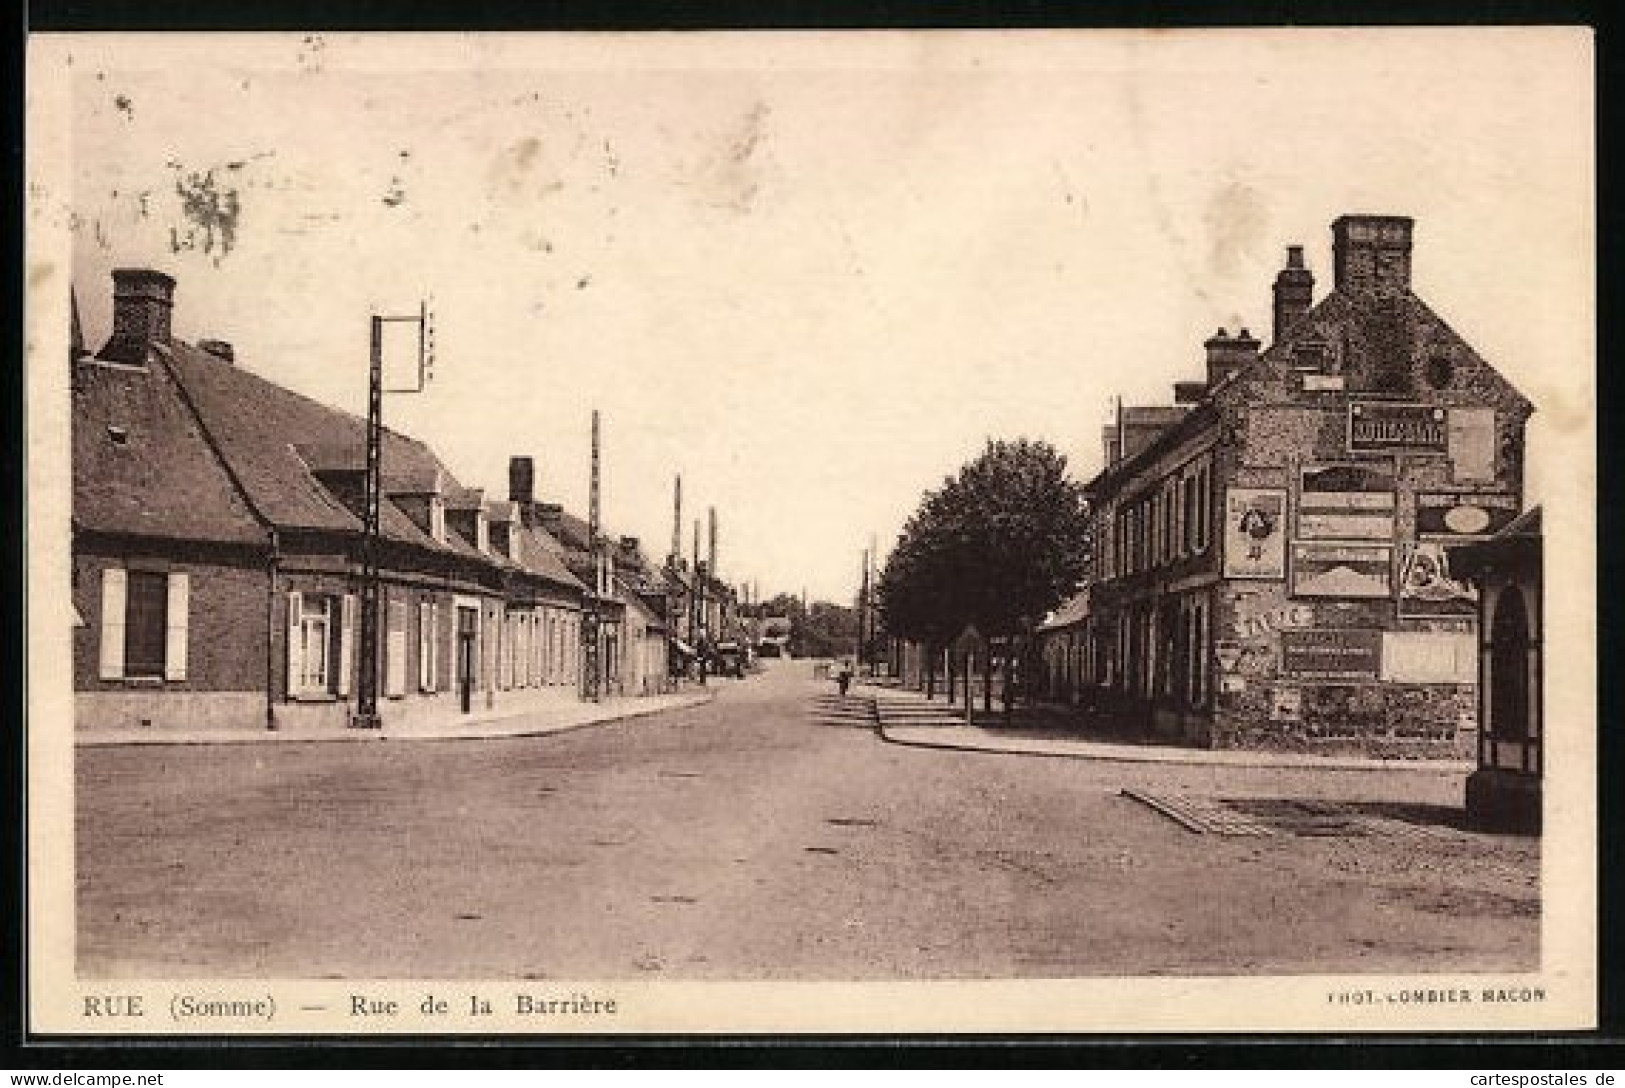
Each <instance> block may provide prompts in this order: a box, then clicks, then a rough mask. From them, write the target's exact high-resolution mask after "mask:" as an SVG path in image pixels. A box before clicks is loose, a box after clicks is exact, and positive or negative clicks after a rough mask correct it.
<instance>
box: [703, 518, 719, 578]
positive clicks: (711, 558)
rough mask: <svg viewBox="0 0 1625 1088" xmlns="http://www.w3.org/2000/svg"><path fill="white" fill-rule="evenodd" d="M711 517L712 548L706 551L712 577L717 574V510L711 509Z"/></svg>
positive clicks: (707, 563)
mask: <svg viewBox="0 0 1625 1088" xmlns="http://www.w3.org/2000/svg"><path fill="white" fill-rule="evenodd" d="M710 515H711V546H710V547H709V548H707V549H706V551H705V559H706V563H705V565H706V566H707V567H708V568H710V571H711V573H712V575H715V574H716V572H717V508H716V507H714V506H713V507H711V508H710Z"/></svg>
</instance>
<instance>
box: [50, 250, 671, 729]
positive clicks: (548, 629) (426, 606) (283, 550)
mask: <svg viewBox="0 0 1625 1088" xmlns="http://www.w3.org/2000/svg"><path fill="white" fill-rule="evenodd" d="M114 285H115V290H114V318H113V332H112V335H111V336H110V338H109V339H108V341H107V343H106V345H105V346H104V347H103V348H102V349H101V350H100V351H99V352H97V353H96V354H94V355H90V354H88V353H86V352H85V351H84V350H83V347H82V345H81V344H80V342H79V340H80V337H79V332H78V322H77V313H75V333H74V346H73V349H72V355H73V358H72V360H71V363H70V366H71V381H72V429H73V436H72V442H73V466H72V470H73V510H72V534H73V535H72V575H71V577H72V582H71V592H72V598H73V604H74V608H75V612H76V615H77V616H78V618H79V624H78V627H77V629H76V631H75V638H74V686H75V691H76V720H77V723H78V727H80V728H86V729H95V728H107V727H126V726H151V727H153V728H157V729H162V728H174V727H197V726H207V727H211V728H229V727H238V728H265V727H267V726H271V727H275V728H301V727H311V726H323V725H325V726H341V725H343V724H345V723H347V722H348V721H349V720H350V717H351V715H352V714H353V712H354V707H355V704H354V700H355V695H356V691H355V689H356V685H357V681H358V677H359V663H358V661H357V657H358V652H359V651H358V647H359V641H360V640H359V627H360V616H359V601H360V596H361V589H362V586H361V546H362V539H363V537H362V509H363V502H364V494H365V478H366V475H365V474H366V423H365V421H364V420H362V419H359V418H357V417H355V416H352V415H349V414H347V413H344V412H340V411H337V410H335V409H332V408H329V407H327V406H325V405H322V404H319V403H317V402H316V401H313V400H310V399H308V398H306V397H303V396H300V395H298V394H296V393H294V392H292V391H291V390H288V389H285V388H283V387H282V386H279V385H277V384H276V383H274V382H272V381H268V380H267V379H265V378H263V377H260V376H258V375H256V374H254V373H252V372H250V371H248V370H246V369H244V368H242V367H239V366H238V365H236V360H235V358H234V354H233V352H232V349H231V347H230V345H228V344H225V343H223V342H219V341H201V342H200V343H199V344H198V345H196V346H193V345H190V344H187V343H184V342H182V341H180V340H177V339H175V338H174V337H173V336H172V335H171V330H170V316H171V312H172V308H173V305H174V288H175V284H174V281H173V280H172V279H171V278H170V277H168V276H166V275H164V274H162V273H159V272H152V271H147V270H120V271H118V272H115V273H114ZM383 437H384V442H383V451H382V458H383V492H384V495H383V497H384V501H383V503H382V505H381V518H380V530H381V548H380V568H381V579H382V595H381V608H380V637H379V655H380V661H379V669H378V677H379V684H380V691H379V695H380V699H379V712H380V716H381V718H382V719H383V723H384V725H385V727H386V728H387V727H388V726H389V725H391V724H397V723H402V722H406V721H410V720H421V719H425V718H432V719H444V720H448V721H457V720H461V719H463V718H467V717H471V716H474V715H479V714H489V713H492V712H499V713H510V712H520V711H523V710H526V709H531V708H540V707H542V706H544V705H547V704H549V703H553V702H557V701H561V700H573V699H575V698H577V697H579V694H580V691H581V686H582V654H581V648H580V640H581V631H582V614H583V609H584V606H585V604H586V602H587V600H588V594H589V592H590V590H589V586H588V584H586V583H584V582H583V581H582V579H581V578H580V577H578V576H577V575H576V574H573V573H572V572H571V570H570V569H569V566H568V563H567V559H568V558H569V557H570V555H571V549H570V548H569V547H568V546H567V545H566V544H564V543H562V542H560V541H559V540H558V539H556V538H555V537H554V536H553V535H551V534H550V533H549V531H548V524H549V522H550V521H554V520H557V519H555V518H554V517H553V516H552V515H553V514H554V513H555V512H557V513H558V514H559V516H560V517H562V516H563V515H562V511H558V510H557V508H549V507H546V506H542V505H539V504H537V503H535V502H534V501H533V496H532V495H531V494H530V490H531V484H530V482H529V476H528V474H527V473H526V472H524V471H521V470H519V469H517V468H516V469H515V471H514V473H513V477H512V478H511V479H510V492H511V494H510V498H509V500H508V501H492V500H489V499H487V498H486V496H485V495H484V493H483V492H482V491H480V490H478V489H473V488H467V487H464V486H463V485H461V484H460V483H458V481H457V480H456V479H455V478H454V477H453V476H452V474H451V473H450V472H449V471H448V470H447V469H446V467H445V466H444V464H442V463H441V462H440V460H439V459H438V458H437V457H436V456H435V454H434V453H433V451H431V450H430V449H429V448H428V447H427V446H425V445H423V444H422V443H420V442H417V441H415V440H413V439H411V438H409V437H407V436H405V435H401V434H398V433H395V432H392V431H388V430H387V429H386V431H385V433H384V436H383ZM526 468H527V469H528V463H527V466H526ZM576 520H579V519H576ZM607 596H608V597H609V598H611V600H610V601H609V602H608V603H607V604H606V605H605V606H604V607H605V608H606V610H608V611H612V612H613V613H614V614H615V615H616V616H617V617H619V616H620V615H621V614H622V613H623V612H624V611H625V609H626V608H627V607H628V606H627V605H626V604H625V603H624V602H623V601H621V600H619V599H618V597H619V596H621V595H618V594H615V593H610V594H607ZM634 607H636V608H639V609H641V608H642V607H643V606H642V605H636V606H634ZM639 614H640V617H641V621H642V622H641V626H640V629H639V630H640V637H650V636H651V635H652V636H654V637H663V629H662V628H661V626H660V624H659V622H658V618H657V617H652V616H649V615H644V614H643V613H642V612H640V613H639ZM640 654H641V655H642V657H646V658H648V659H649V660H651V661H652V660H655V659H656V658H663V657H664V649H663V647H662V648H661V649H659V650H658V651H651V650H646V649H643V648H641V647H640ZM640 661H641V658H640ZM620 686H622V687H625V685H624V684H623V685H620ZM652 687H658V685H657V684H646V683H645V682H644V677H643V675H642V674H640V675H639V677H638V680H637V683H636V684H635V685H633V687H632V690H634V691H641V690H644V689H645V688H652Z"/></svg>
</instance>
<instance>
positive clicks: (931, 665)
mask: <svg viewBox="0 0 1625 1088" xmlns="http://www.w3.org/2000/svg"><path fill="white" fill-rule="evenodd" d="M920 650H921V653H920V656H921V657H923V658H924V659H925V697H926V698H927V699H934V698H936V694H937V655H936V654H935V653H934V652H932V650H931V648H930V647H928V646H922V647H920Z"/></svg>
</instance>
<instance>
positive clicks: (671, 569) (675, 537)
mask: <svg viewBox="0 0 1625 1088" xmlns="http://www.w3.org/2000/svg"><path fill="white" fill-rule="evenodd" d="M682 559H683V474H682V473H680V472H679V473H678V474H677V476H676V478H675V479H674V480H673V481H672V488H671V551H670V552H668V553H667V558H666V573H667V579H666V639H667V646H666V673H667V676H668V679H671V680H673V681H675V679H676V675H675V670H673V668H672V662H673V661H674V660H676V661H679V662H680V661H681V660H682V658H681V657H680V656H679V657H677V658H675V659H674V658H673V656H672V653H673V651H674V650H675V647H674V646H672V645H671V641H672V640H673V639H676V638H677V637H678V634H677V596H678V589H679V587H681V586H682V584H683V582H682V577H681V572H680V571H679V570H678V568H679V567H680V566H681V565H682Z"/></svg>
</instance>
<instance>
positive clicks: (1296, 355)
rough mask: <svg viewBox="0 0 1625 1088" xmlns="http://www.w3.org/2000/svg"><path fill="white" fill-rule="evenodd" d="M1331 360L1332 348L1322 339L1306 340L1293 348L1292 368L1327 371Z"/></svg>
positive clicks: (1318, 371) (1319, 371)
mask: <svg viewBox="0 0 1625 1088" xmlns="http://www.w3.org/2000/svg"><path fill="white" fill-rule="evenodd" d="M1330 361H1331V348H1330V346H1329V345H1327V344H1326V343H1325V342H1323V341H1320V340H1305V341H1303V342H1302V343H1300V344H1295V345H1293V348H1292V368H1293V369H1294V370H1308V371H1314V372H1315V373H1325V372H1326V371H1327V370H1328V369H1329V367H1328V366H1327V364H1328V363H1329V362H1330Z"/></svg>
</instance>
